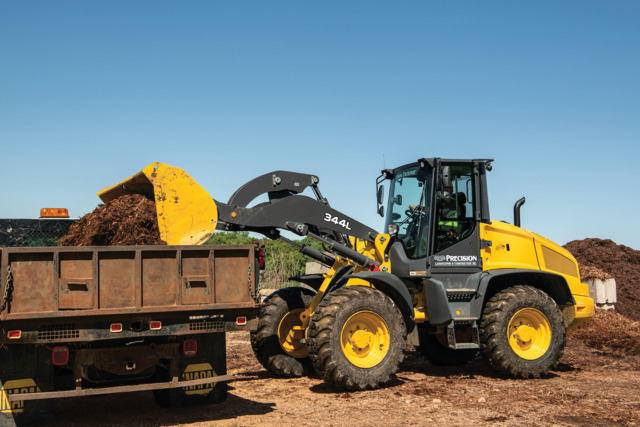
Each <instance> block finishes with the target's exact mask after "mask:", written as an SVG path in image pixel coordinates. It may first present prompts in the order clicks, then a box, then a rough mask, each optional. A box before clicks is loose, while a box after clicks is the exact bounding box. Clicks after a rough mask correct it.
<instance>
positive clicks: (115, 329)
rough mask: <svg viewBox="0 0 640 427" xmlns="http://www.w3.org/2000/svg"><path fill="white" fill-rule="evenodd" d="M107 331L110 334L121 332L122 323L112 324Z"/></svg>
mask: <svg viewBox="0 0 640 427" xmlns="http://www.w3.org/2000/svg"><path fill="white" fill-rule="evenodd" d="M109 330H110V331H111V332H122V323H112V324H111V326H109Z"/></svg>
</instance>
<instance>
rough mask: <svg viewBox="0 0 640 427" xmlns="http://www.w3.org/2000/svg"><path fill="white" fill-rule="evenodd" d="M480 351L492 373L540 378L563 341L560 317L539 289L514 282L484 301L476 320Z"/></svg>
mask: <svg viewBox="0 0 640 427" xmlns="http://www.w3.org/2000/svg"><path fill="white" fill-rule="evenodd" d="M480 341H481V344H480V353H481V354H482V357H483V358H484V360H485V361H486V362H487V364H488V365H489V366H490V367H491V368H492V369H493V370H495V371H496V372H498V373H500V374H502V375H506V376H508V377H511V378H540V377H542V376H544V375H546V374H548V373H549V372H550V371H551V370H552V369H554V368H555V367H556V366H557V364H558V361H559V360H560V358H561V357H562V354H563V353H564V346H565V344H566V342H567V337H566V328H565V325H564V318H563V317H562V313H561V312H560V309H559V308H558V306H557V305H556V303H555V301H554V300H553V299H552V298H551V297H550V296H549V295H547V294H546V293H545V292H543V291H541V290H540V289H536V288H534V287H531V286H525V285H517V286H513V287H510V288H508V289H505V290H503V291H501V292H498V293H497V294H496V295H494V296H493V297H492V298H491V299H490V300H489V302H487V304H486V306H485V308H484V310H483V314H482V319H481V321H480Z"/></svg>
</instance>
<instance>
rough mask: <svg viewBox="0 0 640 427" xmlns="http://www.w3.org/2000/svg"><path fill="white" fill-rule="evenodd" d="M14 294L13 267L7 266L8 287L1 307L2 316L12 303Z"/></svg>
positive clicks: (5, 288) (5, 289)
mask: <svg viewBox="0 0 640 427" xmlns="http://www.w3.org/2000/svg"><path fill="white" fill-rule="evenodd" d="M12 293H13V275H12V274H11V266H10V265H8V266H7V285H6V286H5V287H4V295H3V297H2V305H0V314H2V312H3V311H4V310H5V309H6V308H7V304H9V302H10V301H11V295H12Z"/></svg>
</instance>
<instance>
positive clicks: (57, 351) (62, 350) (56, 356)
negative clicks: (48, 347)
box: [51, 346, 69, 366]
mask: <svg viewBox="0 0 640 427" xmlns="http://www.w3.org/2000/svg"><path fill="white" fill-rule="evenodd" d="M51 361H52V362H53V364H54V365H56V366H62V365H66V364H67V363H68V362H69V347H66V346H60V347H53V351H52V352H51Z"/></svg>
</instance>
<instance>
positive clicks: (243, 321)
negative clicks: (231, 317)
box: [236, 317, 247, 326]
mask: <svg viewBox="0 0 640 427" xmlns="http://www.w3.org/2000/svg"><path fill="white" fill-rule="evenodd" d="M246 324H247V318H246V317H238V318H236V325H238V326H244V325H246Z"/></svg>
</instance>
